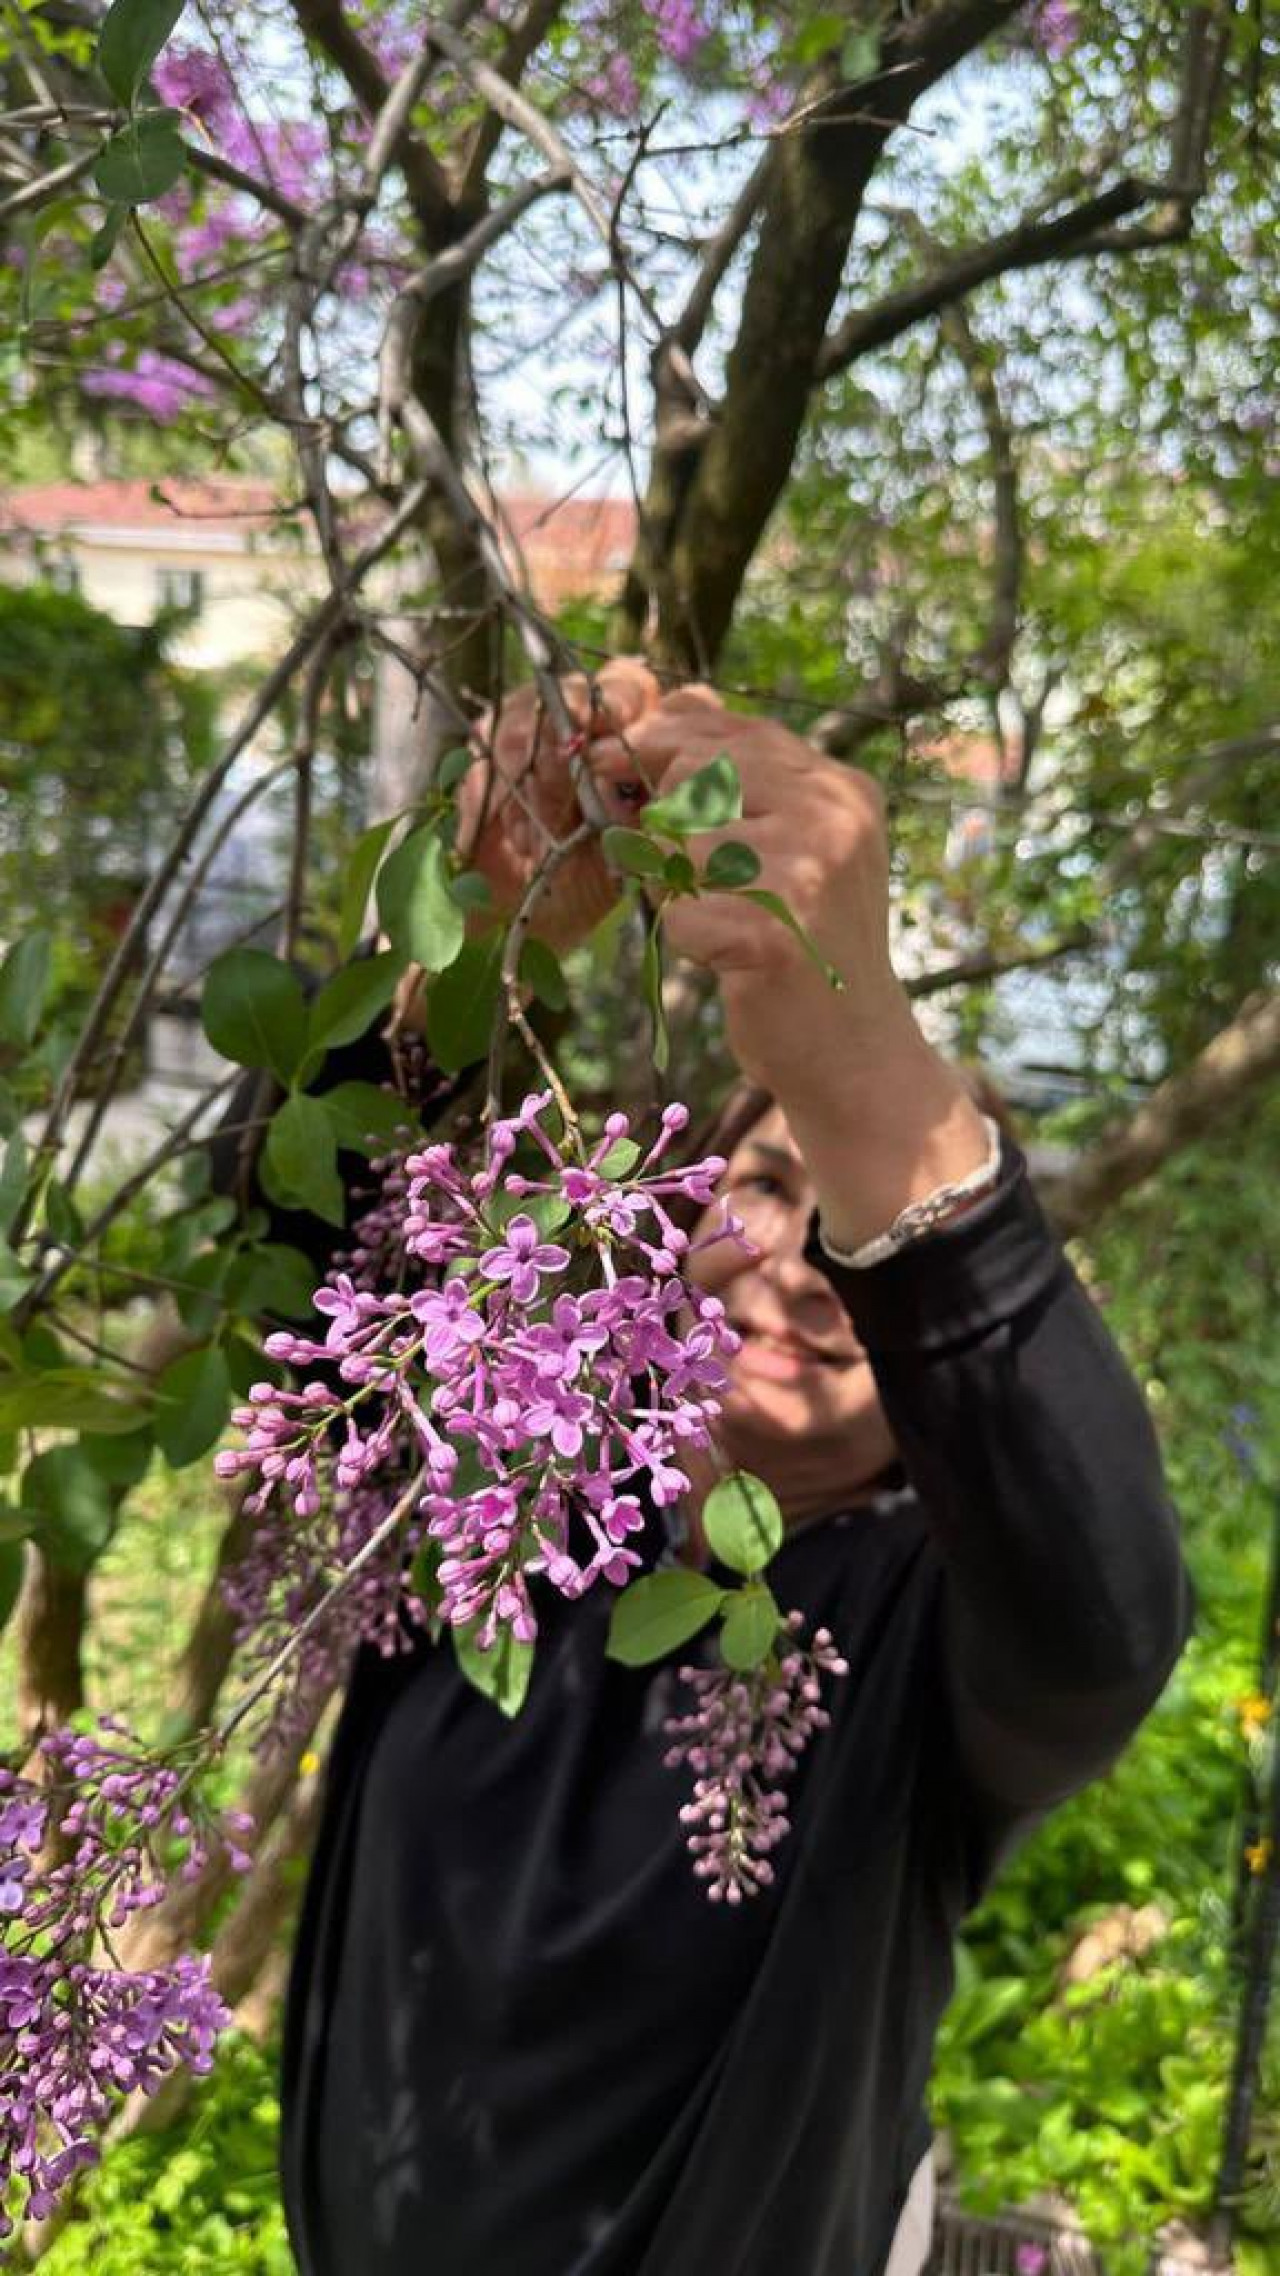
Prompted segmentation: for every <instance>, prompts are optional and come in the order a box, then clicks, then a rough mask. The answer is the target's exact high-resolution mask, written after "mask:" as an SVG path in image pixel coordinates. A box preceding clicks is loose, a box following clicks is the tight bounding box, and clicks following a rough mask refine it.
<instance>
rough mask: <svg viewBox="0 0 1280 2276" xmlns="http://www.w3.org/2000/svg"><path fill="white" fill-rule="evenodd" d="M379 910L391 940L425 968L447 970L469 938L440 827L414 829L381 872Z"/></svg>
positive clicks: (407, 955)
mask: <svg viewBox="0 0 1280 2276" xmlns="http://www.w3.org/2000/svg"><path fill="white" fill-rule="evenodd" d="M378 914H379V916H380V917H381V919H382V924H383V929H384V931H385V932H386V933H387V935H388V937H389V939H390V941H391V943H392V946H393V947H394V948H396V949H398V950H399V952H400V954H401V955H402V956H404V957H407V958H409V959H411V961H412V962H413V963H415V964H420V965H421V966H422V968H423V971H424V972H444V971H447V969H448V967H449V966H450V965H451V964H452V962H453V960H454V958H455V956H457V955H458V953H459V951H460V950H461V948H462V944H463V941H464V940H465V939H466V918H465V917H464V915H463V912H462V910H461V909H460V908H459V906H458V903H457V902H456V901H455V900H454V897H453V894H452V893H451V892H450V890H449V862H448V856H447V855H446V853H445V850H444V847H443V845H442V844H441V842H440V838H439V835H438V833H437V831H436V830H435V829H433V828H431V827H427V828H424V829H421V830H415V831H414V832H413V834H412V836H411V837H408V838H406V839H405V841H404V844H403V845H402V846H397V847H396V850H395V852H394V853H393V854H392V855H391V856H390V858H389V859H388V860H387V861H385V862H384V863H383V865H382V868H381V870H380V872H379V875H378Z"/></svg>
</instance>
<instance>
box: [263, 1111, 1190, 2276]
mask: <svg viewBox="0 0 1280 2276" xmlns="http://www.w3.org/2000/svg"><path fill="white" fill-rule="evenodd" d="M811 1254H812V1256H813V1258H814V1261H815V1262H817V1263H819V1264H820V1265H821V1267H822V1269H823V1270H824V1271H825V1272H826V1273H827V1274H828V1276H829V1277H830V1279H831V1281H832V1283H833V1285H834V1286H835V1287H836V1289H837V1290H838V1292H839V1294H840V1296H841V1297H842V1299H843V1300H844V1302H845V1303H846V1304H847V1305H848V1307H849V1311H850V1313H851V1315H852V1318H853V1320H854V1324H855V1326H856V1329H857V1332H858V1335H859V1337H860V1338H861V1340H862V1342H863V1343H864V1344H865V1346H866V1348H867V1350H868V1352H869V1355H870V1358H871V1362H872V1365H873V1367H874V1369H875V1373H876V1377H877V1381H878V1383H879V1386H880V1391H881V1396H882V1398H883V1401H884V1405H885V1408H886V1410H887V1413H888V1416H889V1419H890V1422H891V1425H892V1427H893V1432H894V1436H895V1439H896V1441H897V1444H898V1447H899V1449H900V1452H901V1457H902V1464H903V1474H902V1478H901V1482H900V1485H899V1486H898V1487H897V1489H896V1490H894V1489H892V1488H891V1489H889V1490H886V1491H885V1492H883V1493H882V1494H880V1495H879V1497H878V1498H877V1499H876V1500H875V1501H874V1502H873V1503H871V1504H870V1505H865V1504H864V1505H862V1506H860V1507H858V1508H856V1509H854V1510H851V1511H850V1512H849V1513H848V1514H847V1515H845V1516H843V1517H837V1518H833V1519H828V1520H825V1521H823V1522H822V1523H820V1524H817V1525H814V1526H811V1527H809V1528H806V1529H803V1530H801V1531H799V1532H797V1533H796V1534H793V1535H792V1536H790V1537H789V1538H788V1540H787V1541H786V1543H785V1545H784V1547H783V1549H782V1551H781V1552H780V1554H779V1557H778V1559H777V1561H776V1566H775V1568H774V1571H773V1572H772V1574H771V1579H772V1581H773V1585H774V1587H775V1591H776V1593H777V1594H778V1596H779V1598H780V1601H781V1602H782V1604H783V1606H784V1607H785V1608H790V1607H791V1606H793V1605H794V1606H797V1607H799V1608H800V1609H801V1610H802V1611H804V1612H805V1613H806V1614H807V1615H809V1616H810V1617H811V1618H812V1619H813V1620H815V1621H822V1622H825V1623H826V1625H827V1626H829V1627H830V1628H831V1629H832V1630H833V1631H834V1634H835V1637H836V1639H837V1642H838V1644H839V1647H840V1649H841V1650H842V1652H843V1653H844V1655H845V1657H846V1658H847V1660H848V1661H849V1667H850V1672H849V1674H848V1676H847V1677H846V1678H844V1679H843V1680H840V1681H837V1682H834V1683H832V1684H831V1685H830V1687H829V1688H830V1699H829V1704H830V1705H831V1707H832V1710H833V1720H832V1724H831V1727H830V1728H829V1729H828V1730H827V1731H825V1732H824V1733H822V1734H821V1735H820V1736H819V1738H817V1739H816V1740H815V1741H814V1742H813V1744H812V1745H811V1747H810V1750H809V1753H808V1755H807V1757H806V1758H805V1761H804V1765H803V1767H802V1770H801V1773H800V1774H799V1776H798V1777H797V1779H796V1781H795V1785H794V1788H793V1792H794V1803H795V1806H794V1810H793V1817H794V1821H795V1830H794V1831H793V1833H792V1835H791V1837H790V1839H789V1840H788V1841H787V1842H786V1843H785V1844H784V1845H783V1847H782V1848H781V1849H780V1850H779V1851H778V1852H777V1853H776V1863H777V1866H778V1882H777V1885H776V1887H775V1888H774V1889H772V1890H771V1891H770V1892H769V1893H768V1894H767V1895H765V1896H762V1897H759V1898H757V1899H755V1900H754V1901H752V1902H750V1903H748V1904H745V1905H743V1906H742V1907H741V1908H740V1909H739V1910H737V1911H736V1912H728V1911H726V1909H725V1908H723V1907H717V1906H713V1905H711V1904H709V1903H708V1901H707V1899H706V1898H705V1897H704V1896H703V1894H702V1893H701V1890H700V1888H699V1886H698V1884H697V1883H696V1882H695V1881H694V1879H693V1876H692V1873H691V1870H690V1866H689V1861H688V1857H687V1854H686V1852H685V1849H684V1845H683V1838H682V1834H681V1829H680V1827H679V1825H678V1823H677V1816H676V1812H677V1807H678V1805H679V1803H680V1801H681V1800H682V1799H683V1798H684V1794H685V1792H686V1790H687V1789H686V1786H685V1780H686V1777H687V1774H686V1773H684V1772H679V1771H672V1770H668V1769H665V1768H664V1767H663V1764H662V1754H663V1739H662V1732H661V1723H662V1720H663V1718H664V1716H665V1715H666V1714H668V1713H670V1712H671V1711H672V1710H673V1709H678V1708H679V1707H681V1706H682V1704H683V1702H681V1701H680V1700H679V1699H678V1698H677V1696H676V1687H675V1676H674V1668H675V1665H676V1664H677V1663H678V1662H680V1661H683V1660H687V1659H689V1658H690V1657H691V1656H694V1655H695V1654H696V1651H697V1649H698V1647H697V1646H695V1647H689V1646H686V1647H684V1648H683V1649H682V1650H681V1651H680V1652H679V1653H677V1654H675V1655H673V1658H672V1661H671V1662H670V1663H660V1664H659V1665H658V1666H656V1667H650V1668H645V1669H641V1670H635V1671H632V1670H627V1669H624V1668H621V1667H618V1666H616V1665H613V1664H611V1663H608V1662H606V1661H605V1659H604V1656H603V1641H604V1630H605V1626H606V1624H607V1620H608V1613H609V1601H608V1599H609V1597H610V1595H611V1592H610V1591H608V1590H606V1589H605V1588H604V1587H603V1586H601V1587H599V1588H598V1589H597V1590H596V1591H594V1592H593V1593H592V1594H591V1595H589V1596H588V1597H586V1598H584V1599H583V1600H582V1601H580V1602H579V1603H578V1604H576V1605H567V1604H564V1603H563V1602H561V1601H560V1600H555V1602H553V1603H552V1604H551V1605H550V1606H549V1607H548V1608H547V1616H546V1620H545V1623H544V1633H543V1635H542V1637H541V1639H540V1645H539V1656H538V1660H537V1663H536V1666H535V1672H534V1677H533V1682H532V1685H531V1688H530V1693H529V1698H528V1702H527V1704H526V1707H525V1710H524V1712H523V1714H522V1715H521V1716H520V1717H519V1718H518V1720H517V1721H515V1722H514V1723H506V1722H504V1721H503V1719H502V1718H501V1716H500V1715H499V1714H498V1712H497V1710H496V1709H495V1708H493V1707H492V1706H491V1705H490V1704H489V1703H488V1702H487V1701H485V1700H484V1699H482V1698H481V1697H480V1696H479V1695H478V1694H477V1693H476V1692H475V1691H474V1690H472V1689H471V1688H470V1687H469V1686H468V1685H466V1684H465V1683H464V1682H463V1681H462V1680H461V1679H460V1677H459V1676H458V1674H457V1671H456V1668H455V1666H454V1663H453V1660H452V1655H451V1653H450V1652H449V1650H448V1648H447V1647H446V1648H443V1649H438V1648H435V1647H432V1646H431V1645H429V1644H426V1643H424V1644H423V1645H422V1646H421V1648H419V1649H417V1650H416V1651H415V1652H414V1653H413V1654H412V1655H411V1656H409V1657H408V1658H406V1659H404V1660H401V1661H384V1660H382V1659H380V1658H379V1657H378V1656H377V1655H376V1653H373V1652H372V1651H368V1650H366V1652H365V1653H364V1654H363V1656H362V1658H361V1660H360V1662H359V1664H358V1666H357V1669H356V1672H355V1677H354V1680H353V1683H352V1686H351V1690H350V1694H349V1697H348V1699H347V1702H346V1706H345V1709H344V1712H343V1715H342V1718H341V1723H340V1727H339V1730H338V1734H337V1738H336V1742H335V1746H334V1749H333V1755H332V1760H331V1763H330V1767H329V1772H328V1793H327V1801H326V1808H325V1814H324V1821H323V1826H322V1830H321V1835H320V1840H319V1846H318V1850H317V1854H316V1858H315V1862H314V1865H313V1869H312V1873H311V1879H310V1884H309V1887H308V1891H307V1897H306V1903H305V1908H304V1915H303V1920H302V1924H301V1930H300V1935H299V1941H298V1947H297V1954H296V1959H295V1965H294V1971H293V1978H292V1985H291V1991H290V1998H289V2006H288V2015H287V2028H286V2049H285V2079H284V2181H285V2196H286V2205H287V2210H288V2216H289V2222H290V2228H291V2233H292V2236H293V2239H294V2244H295V2249H296V2251H297V2255H298V2259H299V2263H300V2266H301V2268H302V2270H303V2271H304V2272H305V2276H878V2272H879V2271H880V2270H881V2269H882V2268H883V2265H884V2261H885V2257H886V2255H887V2252H888V2247H889V2243H890V2240H891V2237H892V2234H893V2230H894V2227H895V2223H896V2220H897V2216H898V2213H899V2211H900V2208H901V2204H902V2201H903V2198H904V2195H905V2192H906V2188H907V2184H908V2181H909V2179H910V2176H911V2173H912V2170H913V2168H914V2166H915V2164H916V2162H917V2160H918V2159H919V2157H920V2155H921V2153H922V2151H923V2150H924V2148H925V2147H926V2146H927V2142H928V2138H929V2137H928V2126H927V2121H926V2119H925V2116H924V2094H925V2088H926V2084H927V2079H928V2074H929V2068H930V2060H931V2054H932V2047H933V2040H934V2034H935V2031H936V2027H937V2023H938V2019H939V2017H940V2015H941V2013H942V2010H943V2008H944V2006H945V2004H946V2001H947V1999H948V1997H949V1994H950V1990H951V1984H952V1963H951V1947H952V1940H953V1937H954V1934H955V1931H956V1929H957V1927H958V1925H959V1923H960V1922H961V1920H962V1919H963V1917H964V1915H965V1913H966V1912H967V1911H968V1910H969V1909H970V1907H971V1906H972V1905H973V1904H974V1903H975V1902H976V1900H977V1899H978V1897H979V1896H980V1895H981V1894H982V1892H983V1890H984V1889H985V1888H986V1886H987V1885H988V1883H989V1881H990V1879H991V1876H992V1874H993V1872H994V1870H995V1868H996V1866H997V1864H998V1862H999V1860H1000V1859H1001V1857H1002V1856H1003V1855H1004V1854H1005V1852H1006V1851H1007V1849H1008V1847H1009V1845H1010V1844H1011V1842H1012V1841H1013V1840H1014V1839H1015V1838H1016V1837H1017V1836H1018V1835H1019V1834H1020V1833H1022V1832H1024V1831H1025V1830H1026V1829H1027V1828H1028V1826H1029V1825H1030V1824H1031V1823H1032V1822H1033V1821H1034V1819H1035V1818H1036V1817H1037V1816H1039V1815H1040V1814H1042V1813H1043V1812H1044V1811H1045V1810H1046V1809H1048V1808H1050V1807H1051V1806H1052V1805H1053V1804H1054V1803H1056V1802H1058V1801H1060V1800H1061V1799H1062V1798H1063V1797H1064V1796H1066V1795H1068V1794H1070V1793H1072V1792H1073V1791H1074V1790H1075V1789H1077V1788H1078V1787H1080V1786H1081V1785H1083V1784H1084V1783H1086V1782H1087V1781H1088V1780H1089V1779H1091V1778H1093V1777H1095V1776H1097V1775H1098V1774H1099V1773H1100V1772H1102V1771H1103V1770H1105V1769H1106V1767H1107V1766H1108V1764H1109V1763H1110V1762H1111V1761H1112V1760H1113V1759H1114V1757H1115V1755H1116V1754H1117V1753H1118V1751H1119V1750H1120V1749H1121V1748H1122V1747H1123V1745H1124V1744H1125V1742H1126V1740H1127V1739H1128V1738H1129V1737H1130V1735H1131V1734H1132V1732H1133V1731H1134V1729H1135V1728H1136V1726H1137V1725H1138V1723H1139V1722H1140V1721H1141V1719H1142V1717H1143V1716H1144V1715H1145V1713H1146V1712H1147V1710H1148V1709H1149V1707H1150V1706H1151V1705H1152V1703H1153V1701H1154V1700H1155V1699H1156V1697H1157V1695H1158V1694H1159V1692H1160V1690H1161V1688H1162V1686H1163V1684H1164V1682H1165V1679H1166V1677H1167V1676H1168V1674H1169V1671H1170V1669H1171V1667H1172V1666H1173V1663H1174V1661H1175V1659H1176V1658H1177V1655H1178V1653H1179V1651H1180V1649H1181V1647H1182V1644H1183V1641H1184V1639H1185V1636H1186V1633H1187V1628H1188V1621H1189V1609H1188V1606H1189V1592H1188V1588H1187V1584H1186V1579H1185V1575H1184V1570H1183V1566H1182V1562H1181V1558H1180V1556H1179V1552H1178V1547H1177V1527H1176V1520H1175V1517H1174V1514H1173V1511H1172V1510H1171V1508H1170V1505H1169V1502H1168V1499H1167V1497H1166V1493H1165V1489H1164V1486H1163V1482H1162V1477H1161V1470H1160V1463H1159V1457H1158V1454H1157V1450H1156V1445H1155V1440H1154V1436H1153V1433H1152V1430H1151V1426H1150V1423H1149V1421H1148V1418H1147V1415H1146V1412H1145V1409H1144V1407H1143V1403H1142V1400H1141V1398H1140V1396H1139V1393H1138V1391H1137V1389H1136V1387H1135V1385H1134V1384H1133V1382H1132V1380H1131V1378H1130V1376H1129V1374H1128V1372H1127V1370H1126V1369H1125V1367H1124V1364H1123V1362H1122V1361H1121V1360H1120V1358H1119V1356H1118V1354H1117V1352H1116V1350H1115V1347H1114V1345H1113V1344H1112V1342H1111V1340H1110V1337H1109V1336H1108V1334H1107V1331H1106V1328H1105V1327H1104V1325H1103V1322H1102V1320H1101V1318H1100V1317H1099V1314H1098V1312H1097V1311H1096V1310H1095V1308H1094V1306H1093V1305H1092V1304H1091V1302H1090V1301H1089V1299H1088V1298H1087V1297H1086V1295H1085V1294H1084V1292H1083V1291H1082V1289H1081V1288H1080V1286H1079V1283H1078V1282H1077V1280H1076V1278H1075V1275H1074V1274H1073V1272H1072V1270H1071V1268H1070V1266H1069V1264H1068V1263H1067V1261H1066V1259H1065V1257H1064V1255H1063V1253H1062V1250H1061V1248H1060V1246H1059V1244H1058V1243H1057V1241H1056V1240H1055V1238H1054V1237H1053V1235H1052V1234H1051V1233H1050V1231H1049V1229H1048V1228H1047V1226H1046V1224H1045V1221H1044V1219H1043V1216H1042V1214H1041V1212H1040V1210H1039V1207H1038V1205H1037V1203H1036V1201H1035V1199H1034V1197H1033V1195H1032V1193H1031V1190H1030V1187H1029V1184H1028V1182H1027V1178H1026V1172H1025V1164H1024V1162H1023V1160H1022V1158H1021V1156H1020V1155H1019V1154H1018V1152H1017V1150H1016V1149H1015V1148H1012V1147H1009V1148H1007V1149H1006V1155H1005V1161H1004V1170H1003V1176H1002V1182H1001V1184H1000V1187H999V1189H998V1190H997V1191H996V1192H995V1193H993V1194H992V1195H990V1196H989V1197H988V1198H987V1199H985V1200H984V1201H983V1202H981V1203H980V1204H978V1205H977V1207H975V1208H974V1209H973V1210H972V1211H971V1212H970V1213H969V1214H967V1215H966V1216H964V1217H963V1218H959V1219H957V1220H955V1221H954V1222H953V1223H952V1224H950V1225H948V1226H944V1227H942V1228H940V1229H939V1230H937V1231H936V1232H934V1233H932V1234H931V1235H929V1236H928V1237H927V1238H926V1239H924V1240H922V1241H920V1242H918V1243H916V1244H915V1245H913V1246H912V1247H910V1248H908V1249H906V1250H904V1251H903V1252H901V1253H900V1254H899V1255H898V1256H896V1257H894V1258H892V1259H891V1260H889V1261H888V1262H887V1263H885V1264H882V1265H879V1266H876V1267H874V1268H873V1269H872V1270H870V1271H867V1272H861V1273H855V1272H848V1271H844V1270H842V1269H841V1268H840V1267H838V1266H836V1265H834V1264H831V1263H830V1262H828V1261H827V1260H826V1259H825V1258H824V1257H823V1256H822V1254H821V1252H820V1251H819V1250H818V1249H817V1248H816V1245H815V1246H813V1247H812V1248H811ZM649 1554H650V1555H651V1556H652V1557H654V1558H657V1557H659V1556H661V1555H662V1554H664V1543H663V1540H662V1536H661V1531H660V1528H659V1527H658V1526H657V1524H656V1522H655V1523H654V1524H653V1525H652V1526H651V1528H650V1534H649ZM703 1648H710V1647H705V1646H704V1647H703Z"/></svg>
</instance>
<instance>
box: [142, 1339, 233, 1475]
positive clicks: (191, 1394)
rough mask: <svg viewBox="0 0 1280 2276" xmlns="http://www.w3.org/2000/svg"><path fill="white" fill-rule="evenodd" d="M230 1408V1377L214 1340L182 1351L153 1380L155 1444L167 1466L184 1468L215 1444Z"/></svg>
mask: <svg viewBox="0 0 1280 2276" xmlns="http://www.w3.org/2000/svg"><path fill="white" fill-rule="evenodd" d="M230 1411H231V1377H230V1375H229V1374H228V1372H227V1362H226V1359H225V1358H224V1356H223V1354H222V1352H221V1351H219V1349H218V1347H217V1345H216V1344H205V1345H204V1346H203V1348H202V1349H201V1350H199V1351H184V1352H183V1354H182V1357H181V1358H180V1359H175V1360H172V1361H171V1362H170V1364H169V1366H168V1367H166V1369H165V1371H164V1373H163V1375H162V1376H161V1377H160V1380H159V1382H158V1383H157V1385H156V1422H155V1431H156V1444H157V1446H158V1447H159V1449H160V1452H161V1453H162V1454H163V1456H164V1458H165V1461H166V1462H167V1463H168V1464H169V1467H170V1469H172V1470H185V1469H186V1467H187V1464H188V1463H189V1462H198V1461H199V1459H200V1456H201V1455H202V1454H207V1453H208V1451H209V1448H210V1447H211V1446H213V1445H215V1444H216V1442H217V1440H218V1439H219V1438H220V1437H221V1435H222V1431H223V1429H224V1427H225V1425H226V1420H227V1416H228V1414H229V1413H230Z"/></svg>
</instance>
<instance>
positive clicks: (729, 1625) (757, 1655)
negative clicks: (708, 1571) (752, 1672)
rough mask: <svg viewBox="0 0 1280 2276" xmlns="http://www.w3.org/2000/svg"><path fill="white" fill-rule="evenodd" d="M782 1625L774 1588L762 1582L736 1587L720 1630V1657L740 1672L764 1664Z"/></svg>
mask: <svg viewBox="0 0 1280 2276" xmlns="http://www.w3.org/2000/svg"><path fill="white" fill-rule="evenodd" d="M781 1626H782V1614H781V1613H780V1611H779V1610H778V1604H777V1599H776V1597H775V1596H774V1594H773V1591H772V1590H771V1589H767V1588H765V1586H764V1585H763V1583H753V1584H752V1586H751V1587H749V1588H740V1589H736V1590H735V1591H734V1593H733V1595H732V1596H731V1597H730V1599H729V1603H728V1607H727V1609H726V1611H725V1615H724V1622H723V1625H722V1627H721V1630H720V1657H721V1659H722V1660H723V1661H724V1664H725V1666H726V1667H731V1668H734V1669H735V1670H736V1671H737V1672H738V1673H739V1674H746V1672H747V1670H748V1669H749V1668H753V1667H761V1666H763V1664H764V1662H765V1661H766V1660H767V1659H768V1657H769V1654H770V1652H771V1651H772V1650H773V1646H774V1640H775V1638H776V1636H777V1633H778V1630H779V1629H780V1628H781Z"/></svg>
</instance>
